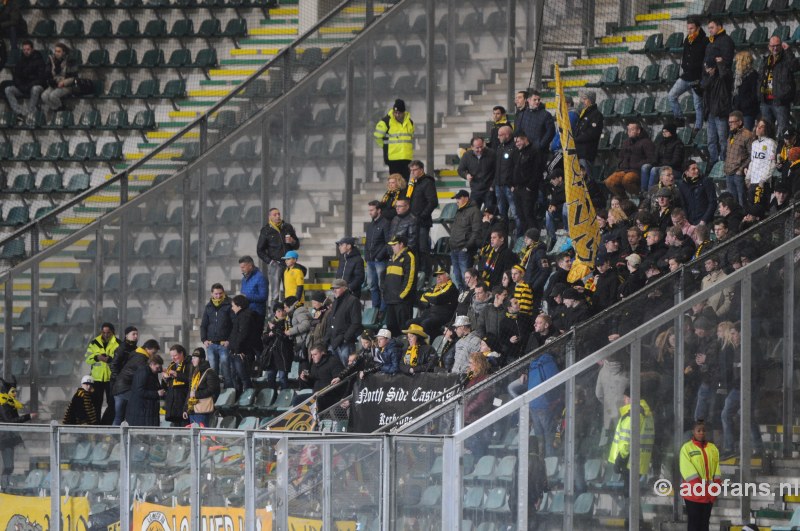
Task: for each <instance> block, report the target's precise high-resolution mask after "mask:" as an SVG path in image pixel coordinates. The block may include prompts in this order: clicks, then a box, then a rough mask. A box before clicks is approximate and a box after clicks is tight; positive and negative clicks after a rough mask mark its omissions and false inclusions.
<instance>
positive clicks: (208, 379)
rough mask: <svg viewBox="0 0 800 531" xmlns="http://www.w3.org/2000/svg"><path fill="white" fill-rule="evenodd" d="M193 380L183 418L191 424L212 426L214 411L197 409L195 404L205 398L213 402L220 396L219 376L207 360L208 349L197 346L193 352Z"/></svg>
mask: <svg viewBox="0 0 800 531" xmlns="http://www.w3.org/2000/svg"><path fill="white" fill-rule="evenodd" d="M192 367H193V368H192V380H191V383H190V384H189V396H188V397H187V398H186V405H185V406H184V411H183V418H184V419H187V420H188V421H189V423H190V424H198V425H200V426H210V424H209V421H210V420H211V415H212V413H213V411H212V412H209V413H201V412H199V411H195V406H196V405H197V404H198V402H199V401H200V400H203V399H204V398H211V400H212V402H216V401H217V397H219V376H217V371H215V370H214V369H212V368H211V365H209V364H208V362H207V361H206V351H205V350H203V349H202V348H196V349H194V351H193V352H192Z"/></svg>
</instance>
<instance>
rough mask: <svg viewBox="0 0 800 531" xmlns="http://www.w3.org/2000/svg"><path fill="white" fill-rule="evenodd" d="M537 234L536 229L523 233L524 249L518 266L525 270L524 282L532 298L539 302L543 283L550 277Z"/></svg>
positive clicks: (544, 254)
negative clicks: (529, 289)
mask: <svg viewBox="0 0 800 531" xmlns="http://www.w3.org/2000/svg"><path fill="white" fill-rule="evenodd" d="M539 234H540V233H539V232H538V231H537V230H536V229H528V230H527V231H525V240H524V241H525V247H524V248H523V250H522V253H521V255H522V257H521V258H520V260H519V264H520V265H521V266H522V267H523V268H524V269H525V276H524V280H525V282H526V283H527V284H528V285H529V286H530V287H531V291H532V292H533V296H534V297H535V298H537V299H539V300H541V299H542V296H543V295H544V285H545V282H547V277H549V276H550V261H549V260H548V258H547V248H546V246H545V244H544V242H540V241H539Z"/></svg>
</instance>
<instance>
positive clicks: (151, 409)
mask: <svg viewBox="0 0 800 531" xmlns="http://www.w3.org/2000/svg"><path fill="white" fill-rule="evenodd" d="M163 367H164V360H163V359H162V358H161V356H159V355H158V354H153V355H152V356H150V360H149V361H148V362H147V365H146V366H144V367H139V368H138V369H136V373H134V375H133V382H132V383H131V397H130V399H129V400H128V409H127V411H126V415H125V419H126V420H127V421H128V424H130V425H131V426H158V425H159V424H160V421H159V409H160V403H159V401H160V400H161V397H162V396H164V395H165V394H166V391H165V390H164V389H162V388H161V383H160V382H159V381H158V373H160V372H161V370H162V369H163Z"/></svg>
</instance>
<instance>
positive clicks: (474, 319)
mask: <svg viewBox="0 0 800 531" xmlns="http://www.w3.org/2000/svg"><path fill="white" fill-rule="evenodd" d="M507 296H508V294H507V293H506V290H505V289H504V288H503V287H502V286H496V287H495V288H494V289H492V290H491V291H489V287H488V286H487V285H486V284H484V283H483V282H480V283H478V285H477V286H475V296H474V297H473V298H472V306H471V307H470V309H469V311H468V312H467V317H468V318H469V322H470V323H475V325H474V328H475V333H476V334H478V335H479V336H481V337H486V336H489V335H494V336H495V337H497V336H498V335H500V324H501V323H502V321H503V316H504V315H505V312H506V297H507Z"/></svg>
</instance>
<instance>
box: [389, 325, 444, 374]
mask: <svg viewBox="0 0 800 531" xmlns="http://www.w3.org/2000/svg"><path fill="white" fill-rule="evenodd" d="M403 333H404V334H406V339H408V348H407V349H406V350H405V352H404V353H403V357H402V358H401V359H400V365H398V368H399V369H400V372H402V373H403V374H408V375H409V376H413V375H414V374H416V373H418V372H433V371H434V369H435V368H436V366H437V365H438V364H439V356H438V355H437V354H436V351H435V350H434V349H433V348H432V347H431V346H430V345H429V344H428V334H426V333H425V330H423V329H422V326H420V325H418V324H416V323H412V324H411V325H410V326H409V327H408V330H403Z"/></svg>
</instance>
